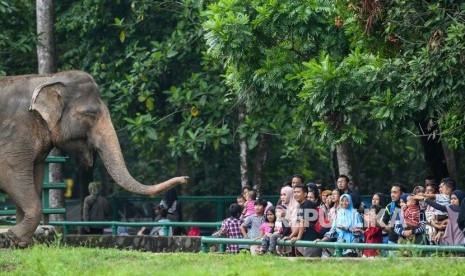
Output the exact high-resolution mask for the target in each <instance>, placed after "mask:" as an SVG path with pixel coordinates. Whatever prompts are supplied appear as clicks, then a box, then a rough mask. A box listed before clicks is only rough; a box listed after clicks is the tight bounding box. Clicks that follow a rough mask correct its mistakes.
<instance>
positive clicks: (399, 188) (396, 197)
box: [380, 183, 406, 255]
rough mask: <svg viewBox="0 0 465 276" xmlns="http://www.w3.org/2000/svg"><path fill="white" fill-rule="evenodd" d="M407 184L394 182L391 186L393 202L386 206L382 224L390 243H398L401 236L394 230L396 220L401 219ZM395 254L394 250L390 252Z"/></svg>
mask: <svg viewBox="0 0 465 276" xmlns="http://www.w3.org/2000/svg"><path fill="white" fill-rule="evenodd" d="M405 191H406V189H405V186H404V185H403V184H401V183H394V184H393V185H392V187H391V200H392V201H391V203H390V204H388V205H387V206H386V209H385V210H384V214H383V217H382V218H381V221H380V224H381V226H383V227H384V228H383V230H384V231H385V232H388V233H389V236H388V243H389V244H393V243H395V244H396V243H397V240H398V239H399V236H398V235H397V234H396V233H395V232H394V225H395V222H396V220H399V216H400V212H401V207H400V197H401V196H402V195H403V194H404V193H405ZM389 254H390V255H391V254H393V251H392V252H391V251H390V253H389Z"/></svg>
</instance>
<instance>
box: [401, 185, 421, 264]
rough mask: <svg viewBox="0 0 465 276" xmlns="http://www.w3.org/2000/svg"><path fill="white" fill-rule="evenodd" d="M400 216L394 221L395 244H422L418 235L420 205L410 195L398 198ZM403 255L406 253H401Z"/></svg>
mask: <svg viewBox="0 0 465 276" xmlns="http://www.w3.org/2000/svg"><path fill="white" fill-rule="evenodd" d="M400 207H401V216H400V218H399V219H397V220H396V223H395V225H394V232H395V233H396V234H397V235H398V237H399V239H398V241H397V243H400V244H402V243H414V244H422V243H424V240H423V235H420V233H418V231H417V229H420V205H419V204H418V200H417V199H415V198H414V196H413V195H411V194H407V193H405V194H403V195H401V196H400ZM403 254H404V255H405V254H406V253H405V252H403Z"/></svg>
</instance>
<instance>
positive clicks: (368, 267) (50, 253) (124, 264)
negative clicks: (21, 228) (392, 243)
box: [0, 245, 465, 276]
mask: <svg viewBox="0 0 465 276" xmlns="http://www.w3.org/2000/svg"><path fill="white" fill-rule="evenodd" d="M463 271H465V262H464V260H463V259H462V258H461V259H456V258H447V257H443V258H439V257H437V258H435V257H428V258H386V259H361V258H359V259H356V260H354V259H350V260H348V259H342V258H331V259H311V260H310V259H305V258H280V257H275V256H250V255H247V254H239V255H226V254H213V253H209V254H202V253H197V254H196V253H164V254H154V253H148V252H138V251H121V250H117V249H98V248H83V247H67V246H64V247H60V246H58V245H52V246H50V247H47V246H45V245H36V246H34V247H32V248H28V249H24V250H11V249H0V275H6V274H8V275H60V276H62V275H189V276H190V275H215V276H219V275H267V276H268V275H280V276H282V275H357V276H359V275H376V276H378V275H463V274H462V273H463Z"/></svg>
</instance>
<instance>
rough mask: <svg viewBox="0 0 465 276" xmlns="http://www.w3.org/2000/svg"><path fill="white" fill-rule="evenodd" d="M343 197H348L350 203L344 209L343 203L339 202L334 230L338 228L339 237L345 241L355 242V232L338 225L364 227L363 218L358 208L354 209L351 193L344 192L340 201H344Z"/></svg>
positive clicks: (349, 227)
mask: <svg viewBox="0 0 465 276" xmlns="http://www.w3.org/2000/svg"><path fill="white" fill-rule="evenodd" d="M343 198H347V200H348V201H349V205H348V206H347V209H343V208H342V207H341V204H339V209H338V210H337V215H336V219H335V220H334V221H333V225H332V227H331V228H332V230H336V234H337V238H338V239H343V240H344V242H347V243H352V242H354V239H355V237H354V234H353V233H352V232H350V231H347V230H342V229H339V228H337V226H338V225H342V226H344V227H346V228H348V229H351V228H361V227H362V219H361V218H360V215H359V214H358V212H357V210H356V209H354V205H353V202H352V197H351V196H350V195H349V194H343V195H342V196H341V198H340V199H339V202H342V199H343Z"/></svg>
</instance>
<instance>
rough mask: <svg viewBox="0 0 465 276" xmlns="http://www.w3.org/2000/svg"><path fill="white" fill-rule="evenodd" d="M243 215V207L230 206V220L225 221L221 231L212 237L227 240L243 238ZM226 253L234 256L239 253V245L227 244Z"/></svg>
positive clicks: (237, 205)
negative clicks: (241, 219) (241, 217)
mask: <svg viewBox="0 0 465 276" xmlns="http://www.w3.org/2000/svg"><path fill="white" fill-rule="evenodd" d="M241 213H242V206H240V205H239V204H236V203H233V204H231V206H229V218H227V219H225V220H223V222H222V223H221V229H220V230H218V231H217V232H215V233H213V235H212V236H223V237H226V238H235V239H240V238H242V233H241V221H240V219H239V217H240V215H241ZM226 251H227V252H229V253H232V254H237V253H239V245H238V244H227V245H226Z"/></svg>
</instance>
